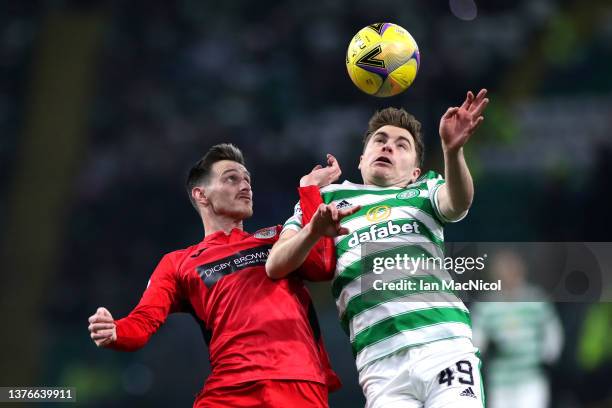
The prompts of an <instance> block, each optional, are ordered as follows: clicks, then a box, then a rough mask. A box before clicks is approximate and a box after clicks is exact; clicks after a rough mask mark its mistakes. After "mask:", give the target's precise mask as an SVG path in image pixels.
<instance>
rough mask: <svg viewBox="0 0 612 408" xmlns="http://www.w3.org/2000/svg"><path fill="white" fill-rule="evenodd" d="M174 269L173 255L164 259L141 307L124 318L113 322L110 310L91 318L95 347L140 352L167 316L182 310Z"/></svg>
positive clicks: (153, 276)
mask: <svg viewBox="0 0 612 408" xmlns="http://www.w3.org/2000/svg"><path fill="white" fill-rule="evenodd" d="M175 270H176V268H175V266H174V263H173V261H172V259H171V256H170V255H166V256H164V257H163V258H162V260H161V261H160V262H159V264H158V265H157V268H155V271H154V272H153V274H152V275H151V279H150V280H149V284H148V285H147V288H146V289H145V291H144V293H143V294H142V297H141V299H140V301H139V302H138V305H137V306H136V307H135V308H134V310H132V311H131V312H130V314H129V315H128V316H126V317H124V318H123V319H119V320H114V319H113V316H112V315H111V314H110V312H109V311H108V310H106V309H105V308H102V307H101V308H98V310H97V311H96V313H95V314H94V315H93V316H91V317H90V318H89V323H90V325H89V332H90V336H91V338H92V340H93V341H94V342H95V343H96V345H97V346H98V347H105V348H111V349H114V350H122V351H134V350H138V349H139V348H141V347H143V346H144V345H145V344H146V343H147V342H148V341H149V338H150V337H151V336H152V335H153V333H155V332H156V331H157V330H158V329H159V327H160V326H161V325H162V324H164V322H165V321H166V318H167V317H168V314H170V313H172V312H175V311H181V310H180V301H179V293H180V290H179V287H178V284H177V280H176V276H175V273H174V272H175ZM94 331H95V333H94Z"/></svg>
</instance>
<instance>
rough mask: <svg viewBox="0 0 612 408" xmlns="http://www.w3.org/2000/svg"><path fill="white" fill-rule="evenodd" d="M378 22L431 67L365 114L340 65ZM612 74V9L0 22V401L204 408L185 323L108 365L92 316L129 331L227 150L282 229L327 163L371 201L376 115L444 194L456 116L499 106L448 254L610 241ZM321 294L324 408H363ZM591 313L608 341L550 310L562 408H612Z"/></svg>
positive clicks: (393, 3)
mask: <svg viewBox="0 0 612 408" xmlns="http://www.w3.org/2000/svg"><path fill="white" fill-rule="evenodd" d="M378 21H390V22H395V23H397V24H399V25H401V26H403V27H404V28H406V29H407V30H408V31H410V32H411V33H412V35H413V36H414V37H415V39H416V41H417V42H418V44H419V47H420V51H421V66H420V70H419V73H418V76H417V79H416V81H415V83H414V84H413V86H412V87H411V88H410V89H409V90H408V91H407V92H405V93H404V94H402V95H400V96H397V97H393V98H391V99H377V98H374V97H370V96H367V95H365V94H363V93H361V92H360V91H359V90H358V89H357V88H355V87H354V86H353V84H352V83H351V82H350V79H349V78H348V75H347V73H346V69H345V66H344V54H345V51H346V47H347V45H348V42H349V40H350V39H351V37H352V36H353V35H354V34H355V33H356V32H357V31H358V30H359V29H360V28H362V27H364V26H366V25H368V24H371V23H373V22H378ZM611 72H612V5H610V3H609V2H607V1H598V0H574V1H569V0H568V1H565V0H519V1H516V0H513V1H509V0H501V1H494V2H492V1H488V2H486V1H478V2H477V4H476V3H474V2H473V1H468V0H456V1H455V0H452V1H450V2H447V1H439V2H426V1H410V0H403V1H399V0H380V1H374V2H372V1H364V0H355V1H350V2H349V1H336V0H324V1H285V2H274V1H269V0H265V1H257V2H253V1H236V0H227V1H224V2H213V1H208V2H204V1H196V0H179V1H174V2H169V1H153V0H149V1H130V2H121V1H108V2H103V1H94V0H92V1H80V2H79V1H61V0H55V1H51V0H49V1H36V0H32V1H22V2H3V3H2V4H1V5H0V174H1V177H2V183H1V184H0V226H1V228H2V229H1V233H2V235H1V238H2V241H1V242H2V247H1V250H2V265H3V270H2V273H1V281H0V297H1V300H0V304H1V305H2V306H1V309H0V310H1V313H2V320H3V328H2V333H3V335H2V343H0V349H1V353H2V357H1V359H0V361H1V366H2V369H1V370H0V372H1V374H0V375H1V377H2V380H1V381H0V385H2V386H10V385H54V386H74V387H76V388H77V392H78V401H79V404H78V405H83V406H93V407H96V406H99V407H103V406H104V407H105V406H189V405H190V404H191V402H192V401H193V398H194V395H195V394H196V393H197V392H198V390H199V389H200V388H201V386H202V384H203V382H204V380H205V378H206V374H207V373H208V370H209V366H208V360H207V351H206V346H205V343H204V340H203V339H202V337H201V335H200V332H199V329H198V327H197V325H196V324H195V322H193V321H192V320H191V318H190V317H189V316H186V315H176V316H171V317H170V318H169V319H168V321H167V323H166V324H165V326H163V327H162V328H161V329H160V330H159V332H158V333H157V334H156V335H155V336H153V338H152V339H151V341H150V342H149V344H148V345H147V346H146V347H145V348H143V349H142V350H140V351H138V352H135V353H117V352H112V351H107V350H99V349H97V348H96V347H95V346H94V345H93V343H92V342H91V340H90V339H89V336H88V332H87V317H88V316H89V315H91V314H92V313H94V312H95V310H96V308H97V307H98V306H105V307H107V308H108V309H109V310H110V311H111V313H113V315H114V317H115V318H119V317H122V316H124V315H126V314H127V313H128V312H129V311H130V310H131V308H132V307H134V306H135V304H136V303H137V301H138V299H139V298H140V295H141V293H142V291H143V290H144V288H145V286H146V284H147V280H148V278H149V275H150V273H151V272H152V270H153V269H154V267H155V265H156V264H157V262H158V261H159V260H160V259H161V257H162V255H163V254H164V253H166V252H169V251H172V250H174V249H178V248H183V247H185V246H188V245H190V244H192V243H195V242H199V241H200V240H201V239H202V236H203V229H202V226H201V222H200V220H199V218H198V216H197V214H196V213H195V212H194V211H193V209H192V208H191V206H190V203H189V200H188V199H187V196H186V193H185V191H184V188H183V182H184V179H185V176H186V171H187V170H188V168H189V167H190V165H191V164H192V163H194V162H195V161H197V160H198V159H199V158H200V157H201V155H202V154H203V153H204V152H205V151H206V150H207V149H208V148H209V147H210V146H212V145H213V144H216V143H219V142H232V143H235V144H236V145H238V146H239V147H240V148H241V149H242V150H243V151H244V153H245V155H246V159H247V165H248V168H249V169H250V171H251V173H252V174H253V189H254V199H255V215H254V216H253V217H252V218H251V219H250V220H248V222H247V223H246V228H247V229H248V230H251V231H254V230H256V229H258V228H260V227H264V226H269V225H274V224H278V223H282V222H284V220H286V219H287V218H288V217H289V216H290V214H291V212H292V209H293V205H294V203H295V202H296V200H297V194H296V189H295V187H296V186H297V183H298V180H299V177H300V176H301V175H303V174H305V173H307V172H308V171H309V170H310V169H311V168H312V167H313V166H314V165H315V164H316V163H322V162H323V161H324V159H325V154H326V153H333V154H335V155H336V156H337V157H338V159H339V162H340V164H341V166H342V169H343V175H342V178H343V179H344V178H346V179H349V180H351V181H355V182H359V180H360V178H359V173H358V170H357V162H358V157H359V154H360V152H361V149H362V144H361V139H362V135H363V131H364V130H365V127H366V123H367V120H368V118H369V117H370V115H371V114H372V113H373V112H374V110H376V109H378V108H382V107H386V106H402V107H405V108H406V109H407V110H408V111H410V112H412V113H414V114H415V115H416V116H417V118H419V119H420V120H421V121H422V123H423V127H424V132H425V136H426V150H427V155H426V166H425V167H426V168H432V169H435V170H438V171H440V172H441V171H442V170H443V166H442V164H443V163H442V155H441V151H440V147H439V144H440V143H439V137H438V133H437V128H438V122H439V118H440V116H441V115H442V114H443V112H444V111H445V110H446V108H447V107H449V106H454V105H458V104H459V103H460V102H461V101H462V100H463V98H464V97H465V93H466V91H467V90H470V89H471V90H474V91H477V90H478V89H480V88H483V87H486V88H487V89H489V93H490V98H491V104H490V106H489V108H488V110H487V112H486V118H485V122H484V124H483V126H482V128H481V129H480V130H479V131H478V133H477V134H476V135H475V136H474V137H473V138H472V140H471V141H470V142H469V146H468V147H467V148H466V155H467V157H468V162H469V164H470V167H471V168H472V170H473V174H474V180H475V185H476V198H475V203H474V205H473V207H472V209H471V213H470V215H469V217H468V218H467V219H466V220H464V221H463V222H461V223H459V224H456V225H452V226H450V227H448V228H447V240H455V241H498V242H505V241H521V242H523V241H612V240H611V239H610V231H611V228H612V217H611V216H610V210H609V208H610V204H609V203H610V199H611V198H612V195H611V193H610V190H611V184H610V180H611V179H612V139H611V132H610V130H611V129H612V75H611V74H610V73H611ZM603 273H605V274H607V275H606V276H609V271H603ZM312 292H313V296H314V299H315V304H316V306H317V309H318V311H319V316H320V320H321V324H322V328H323V334H324V336H325V338H326V343H327V345H328V348H329V352H330V354H331V358H332V361H333V363H334V366H335V367H336V369H337V371H338V372H339V374H340V375H341V377H342V379H343V381H344V388H343V389H342V390H341V391H339V392H338V393H336V394H334V395H332V396H331V398H330V403H331V406H332V407H347V406H351V407H352V406H363V401H364V400H363V396H362V393H361V390H360V388H359V386H358V384H357V373H356V371H355V369H354V366H353V359H352V356H351V353H350V347H349V343H348V339H347V338H346V336H345V335H344V334H343V333H342V332H341V330H340V328H339V325H338V323H337V318H336V310H335V307H334V305H333V301H332V299H331V295H330V293H329V289H328V287H327V286H326V284H317V285H313V286H312ZM245 296H256V294H245ZM594 307H596V308H602V307H603V308H604V310H605V312H604V314H603V315H602V316H603V320H602V324H603V326H598V327H600V328H601V330H604V331H606V330H607V333H610V329H611V327H612V320H611V316H612V312H611V310H610V304H609V303H584V302H583V303H559V304H556V309H557V311H558V313H559V316H560V318H561V321H562V323H563V329H564V334H565V342H564V344H565V345H564V348H563V352H562V356H561V358H560V359H559V361H558V363H557V364H556V365H555V366H554V367H552V368H551V370H552V371H551V379H552V387H553V388H552V390H553V393H552V405H553V406H554V407H604V406H605V407H611V406H612V403H611V402H610V387H609V384H608V383H607V382H606V381H605V380H604V379H605V378H608V379H609V378H610V375H609V374H610V367H611V364H612V361H611V358H612V353H611V352H610V350H611V349H612V348H611V347H610V346H611V344H610V340H609V338H610V337H609V336H607V335H605V336H603V339H604V341H605V343H604V344H595V345H591V346H590V348H588V349H587V351H586V353H587V354H589V350H591V349H593V350H594V351H592V352H591V353H590V354H589V355H590V357H591V358H590V359H589V360H588V361H589V364H585V363H584V358H585V357H584V350H582V349H581V347H580V345H581V344H583V342H584V336H586V335H587V334H586V333H585V328H584V321H585V316H586V315H587V314H588V313H589V311H590V310H592V308H594ZM600 315H601V314H600ZM591 343H592V342H591ZM581 350H582V352H581ZM602 350H603V351H602ZM593 355H594V356H595V357H593ZM593 358H594V359H593Z"/></svg>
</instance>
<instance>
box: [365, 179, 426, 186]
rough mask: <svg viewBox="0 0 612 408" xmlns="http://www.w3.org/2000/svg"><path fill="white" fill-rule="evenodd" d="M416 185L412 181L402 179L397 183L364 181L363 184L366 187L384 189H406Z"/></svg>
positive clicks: (396, 181)
mask: <svg viewBox="0 0 612 408" xmlns="http://www.w3.org/2000/svg"><path fill="white" fill-rule="evenodd" d="M412 183H414V180H412V179H402V180H395V181H386V180H363V184H364V185H365V186H372V187H383V188H404V187H406V186H409V185H410V184H412Z"/></svg>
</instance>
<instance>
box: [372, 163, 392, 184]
mask: <svg viewBox="0 0 612 408" xmlns="http://www.w3.org/2000/svg"><path fill="white" fill-rule="evenodd" d="M392 173H393V168H392V167H391V166H375V167H373V168H372V169H371V170H370V178H371V179H372V180H374V181H376V184H379V183H383V184H384V183H385V182H386V181H387V180H389V179H390V178H391V175H392Z"/></svg>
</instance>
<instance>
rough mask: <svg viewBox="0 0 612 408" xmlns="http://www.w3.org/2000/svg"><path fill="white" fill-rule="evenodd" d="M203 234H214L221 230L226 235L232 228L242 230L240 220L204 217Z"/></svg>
mask: <svg viewBox="0 0 612 408" xmlns="http://www.w3.org/2000/svg"><path fill="white" fill-rule="evenodd" d="M202 223H203V224H204V236H205V237H206V236H208V235H211V234H214V233H215V232H217V231H223V232H224V233H225V234H226V235H229V233H230V232H231V231H232V230H233V229H234V228H238V229H239V230H242V229H243V227H242V220H237V219H233V218H229V217H204V218H203V219H202Z"/></svg>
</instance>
